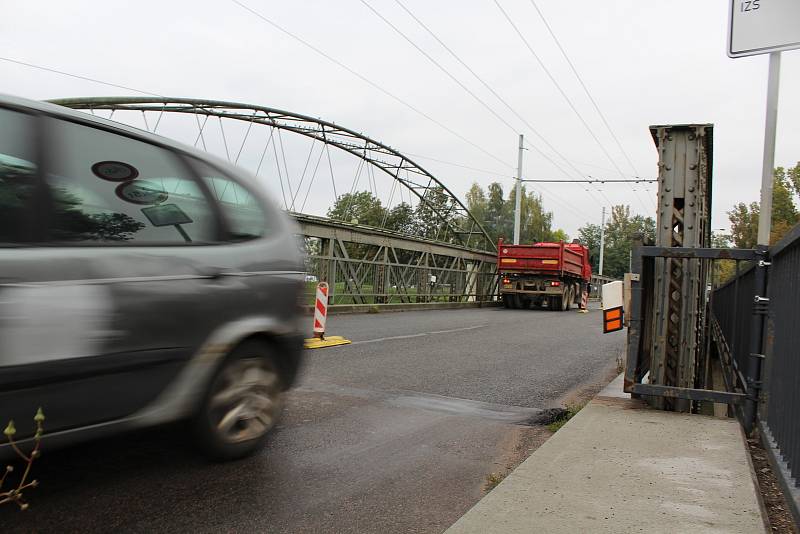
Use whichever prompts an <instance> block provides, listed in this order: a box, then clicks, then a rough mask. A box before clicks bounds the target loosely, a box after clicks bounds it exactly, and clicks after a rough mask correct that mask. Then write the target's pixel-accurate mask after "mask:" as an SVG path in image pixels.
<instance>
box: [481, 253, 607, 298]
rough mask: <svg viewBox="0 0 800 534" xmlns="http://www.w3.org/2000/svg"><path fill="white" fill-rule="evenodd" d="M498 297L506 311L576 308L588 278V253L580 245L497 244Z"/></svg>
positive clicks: (586, 289)
mask: <svg viewBox="0 0 800 534" xmlns="http://www.w3.org/2000/svg"><path fill="white" fill-rule="evenodd" d="M497 272H498V273H500V294H501V295H502V298H503V304H505V307H506V308H529V307H531V306H535V307H537V308H540V307H542V306H546V307H547V308H548V309H551V310H559V311H565V310H568V309H570V308H571V307H572V305H573V304H580V302H581V295H582V293H583V292H584V291H588V288H589V282H590V280H591V277H592V266H591V264H590V263H589V249H588V248H586V247H585V246H583V245H581V244H580V243H564V242H561V243H534V244H533V245H511V244H508V243H504V242H503V239H502V238H501V239H500V242H499V243H498V244H497Z"/></svg>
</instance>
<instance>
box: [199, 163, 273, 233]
mask: <svg viewBox="0 0 800 534" xmlns="http://www.w3.org/2000/svg"><path fill="white" fill-rule="evenodd" d="M192 162H193V166H194V167H195V169H196V170H197V173H198V174H199V175H200V176H201V177H202V180H203V181H204V182H205V184H206V188H207V189H208V191H209V193H210V194H211V196H212V197H214V199H215V200H216V201H217V203H218V204H219V206H220V210H221V211H222V216H223V217H224V218H225V222H226V223H227V227H228V231H229V233H230V237H231V238H232V239H233V240H234V241H244V240H248V239H255V238H258V237H261V236H263V235H265V234H266V232H267V231H268V229H267V226H268V218H267V216H266V214H265V213H264V207H263V206H262V205H261V202H260V201H259V200H258V198H256V197H255V196H254V195H253V193H252V192H251V191H250V190H248V188H247V187H245V186H244V185H242V184H240V183H239V182H237V181H236V180H234V179H232V178H229V177H227V176H225V174H223V173H221V172H219V171H218V170H216V169H214V168H213V167H211V166H210V165H208V164H206V163H204V162H202V161H199V160H196V159H193V160H192Z"/></svg>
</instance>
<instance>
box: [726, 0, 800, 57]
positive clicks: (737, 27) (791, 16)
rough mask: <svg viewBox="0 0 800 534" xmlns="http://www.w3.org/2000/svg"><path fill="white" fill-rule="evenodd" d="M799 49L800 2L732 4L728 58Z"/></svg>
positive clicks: (733, 1)
mask: <svg viewBox="0 0 800 534" xmlns="http://www.w3.org/2000/svg"><path fill="white" fill-rule="evenodd" d="M794 48H800V0H731V10H730V13H729V17H728V56H730V57H743V56H754V55H757V54H767V53H769V52H779V51H781V50H792V49H794Z"/></svg>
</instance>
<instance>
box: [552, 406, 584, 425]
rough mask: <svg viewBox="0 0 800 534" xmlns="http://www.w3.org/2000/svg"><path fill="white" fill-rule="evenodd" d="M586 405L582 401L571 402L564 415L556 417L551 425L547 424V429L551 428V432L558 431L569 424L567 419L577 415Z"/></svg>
mask: <svg viewBox="0 0 800 534" xmlns="http://www.w3.org/2000/svg"><path fill="white" fill-rule="evenodd" d="M584 406H586V403H585V402H582V403H580V404H570V405H568V406H567V411H566V412H564V415H563V416H561V417H559V418H558V419H556V420H555V421H553V422H552V423H550V424H549V425H547V430H549V431H550V432H558V430H559V429H560V428H561V427H562V426H564V425H565V424H567V421H569V420H570V419H572V418H573V417H575V414H577V413H578V412H579V411H581V408H583V407H584Z"/></svg>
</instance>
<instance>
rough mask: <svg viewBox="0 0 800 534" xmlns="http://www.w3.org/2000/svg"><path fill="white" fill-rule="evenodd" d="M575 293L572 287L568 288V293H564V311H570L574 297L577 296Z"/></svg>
mask: <svg viewBox="0 0 800 534" xmlns="http://www.w3.org/2000/svg"><path fill="white" fill-rule="evenodd" d="M574 293H575V290H574V289H572V288H569V289H568V290H567V293H566V295H564V301H565V302H564V311H569V310H570V308H572V299H574V298H575V296H574Z"/></svg>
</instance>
